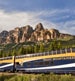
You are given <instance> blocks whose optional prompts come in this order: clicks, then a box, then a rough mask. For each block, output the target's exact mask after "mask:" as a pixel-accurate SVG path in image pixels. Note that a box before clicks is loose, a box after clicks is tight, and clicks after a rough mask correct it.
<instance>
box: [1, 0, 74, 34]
mask: <svg viewBox="0 0 75 81" xmlns="http://www.w3.org/2000/svg"><path fill="white" fill-rule="evenodd" d="M38 23H42V24H43V26H44V28H48V29H51V28H55V29H58V30H59V31H60V32H62V33H68V34H72V35H75V0H0V32H1V31H3V30H8V31H9V30H11V29H14V28H15V27H22V26H26V25H31V26H32V27H33V28H35V26H36V25H37V24H38Z"/></svg>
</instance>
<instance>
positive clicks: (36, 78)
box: [0, 73, 75, 81]
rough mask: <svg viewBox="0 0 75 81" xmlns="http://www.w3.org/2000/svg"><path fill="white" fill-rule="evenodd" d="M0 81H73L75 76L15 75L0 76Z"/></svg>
mask: <svg viewBox="0 0 75 81" xmlns="http://www.w3.org/2000/svg"><path fill="white" fill-rule="evenodd" d="M0 81H75V76H72V75H71V74H69V75H67V74H65V75H57V74H53V73H51V74H37V75H36V74H18V75H17V74H16V75H10V74H9V75H3V74H2V75H0Z"/></svg>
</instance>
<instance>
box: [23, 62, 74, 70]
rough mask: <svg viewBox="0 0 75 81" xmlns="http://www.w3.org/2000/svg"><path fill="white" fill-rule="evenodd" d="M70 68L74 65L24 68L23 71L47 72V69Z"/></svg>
mask: <svg viewBox="0 0 75 81" xmlns="http://www.w3.org/2000/svg"><path fill="white" fill-rule="evenodd" d="M71 67H75V63H71V64H63V65H57V66H47V67H39V68H25V69H24V70H48V69H61V68H71ZM22 69H23V68H22Z"/></svg>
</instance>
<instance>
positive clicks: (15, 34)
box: [0, 23, 74, 44]
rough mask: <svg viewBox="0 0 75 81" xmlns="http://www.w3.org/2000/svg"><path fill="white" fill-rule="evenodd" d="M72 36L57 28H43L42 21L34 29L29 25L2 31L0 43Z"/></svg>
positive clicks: (47, 39)
mask: <svg viewBox="0 0 75 81" xmlns="http://www.w3.org/2000/svg"><path fill="white" fill-rule="evenodd" d="M67 37H71V38H73V37H74V36H72V35H69V34H62V33H60V32H59V31H58V30H57V29H44V27H43V25H42V23H39V24H37V25H36V27H35V29H33V27H31V26H30V25H27V26H24V27H20V28H19V27H16V28H15V29H14V30H10V31H2V32H1V33H0V44H8V43H22V42H27V41H32V42H38V41H49V40H51V39H59V38H61V39H63V38H67Z"/></svg>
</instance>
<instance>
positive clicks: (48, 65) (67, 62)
mask: <svg viewBox="0 0 75 81" xmlns="http://www.w3.org/2000/svg"><path fill="white" fill-rule="evenodd" d="M1 60H2V61H1ZM9 61H10V63H8V62H9ZM21 61H22V62H21ZM0 62H1V63H0V70H1V71H13V70H15V71H17V72H18V71H20V72H25V73H50V72H54V73H75V48H68V49H62V50H56V51H50V52H49V51H48V52H43V53H35V54H26V55H20V56H13V57H4V58H0Z"/></svg>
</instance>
